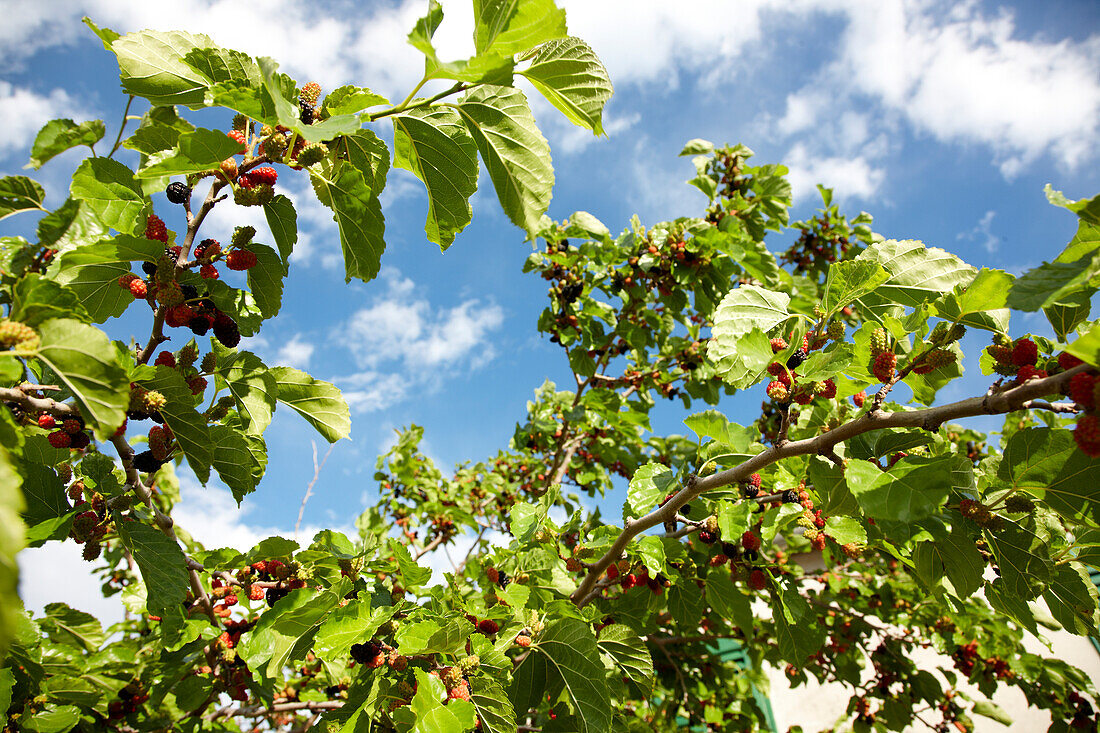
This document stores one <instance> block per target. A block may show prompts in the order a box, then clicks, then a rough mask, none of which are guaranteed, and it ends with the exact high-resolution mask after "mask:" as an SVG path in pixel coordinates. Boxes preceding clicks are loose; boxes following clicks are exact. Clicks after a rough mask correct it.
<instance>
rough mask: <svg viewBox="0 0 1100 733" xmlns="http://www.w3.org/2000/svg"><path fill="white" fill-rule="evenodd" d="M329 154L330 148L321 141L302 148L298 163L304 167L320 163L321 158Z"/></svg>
mask: <svg viewBox="0 0 1100 733" xmlns="http://www.w3.org/2000/svg"><path fill="white" fill-rule="evenodd" d="M327 154H328V148H326V147H325V146H324V145H322V144H321V143H313V144H312V145H307V146H305V147H304V148H302V151H301V152H300V153H298V165H300V166H302V167H303V168H308V167H309V166H311V165H314V164H316V163H320V162H321V160H322V159H323V158H324V157H325V155H327Z"/></svg>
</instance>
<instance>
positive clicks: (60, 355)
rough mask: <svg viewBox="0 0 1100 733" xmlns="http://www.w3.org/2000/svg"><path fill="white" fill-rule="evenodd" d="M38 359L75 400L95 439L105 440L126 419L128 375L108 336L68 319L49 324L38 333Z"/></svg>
mask: <svg viewBox="0 0 1100 733" xmlns="http://www.w3.org/2000/svg"><path fill="white" fill-rule="evenodd" d="M38 335H39V337H40V338H41V342H42V343H41V345H40V346H39V347H38V358H39V359H40V360H42V362H44V363H45V364H46V365H47V366H48V367H49V368H50V369H52V370H53V371H54V373H56V374H57V376H58V378H59V379H60V380H61V382H62V386H64V387H65V388H66V389H68V390H69V391H70V392H71V393H72V395H73V398H74V399H75V400H76V403H77V406H78V407H79V409H80V415H81V417H83V418H84V420H85V422H86V423H87V424H88V426H89V427H91V428H93V429H94V431H95V434H96V437H97V438H99V439H100V440H106V439H107V438H109V437H110V436H111V435H113V434H114V432H115V430H117V429H118V426H119V425H121V424H122V421H123V420H124V419H125V418H126V409H127V408H128V407H129V404H130V395H129V390H127V389H126V385H127V383H128V380H127V378H126V372H125V370H124V369H123V368H122V366H121V365H120V364H119V361H118V352H117V351H116V350H115V347H114V344H112V343H111V341H110V339H108V338H107V334H105V333H103V332H102V331H100V330H99V329H98V328H95V327H94V326H89V325H86V324H84V323H80V322H79V321H73V320H70V319H67V318H55V319H53V320H49V321H46V322H45V323H43V324H42V325H41V327H40V328H39V331H38Z"/></svg>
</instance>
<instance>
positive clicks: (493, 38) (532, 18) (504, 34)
mask: <svg viewBox="0 0 1100 733" xmlns="http://www.w3.org/2000/svg"><path fill="white" fill-rule="evenodd" d="M565 32H566V29H565V11H564V10H560V9H558V8H557V7H556V6H555V5H554V2H553V0H535V1H534V2H520V0H474V48H475V49H476V50H477V52H478V53H479V54H480V53H485V52H486V51H490V50H491V51H493V52H494V53H498V54H502V55H506V56H511V55H512V54H516V53H519V52H520V51H526V50H527V49H529V48H532V47H534V46H537V45H538V44H540V43H543V42H544V41H549V40H552V39H554V38H560V37H562V36H564V35H565Z"/></svg>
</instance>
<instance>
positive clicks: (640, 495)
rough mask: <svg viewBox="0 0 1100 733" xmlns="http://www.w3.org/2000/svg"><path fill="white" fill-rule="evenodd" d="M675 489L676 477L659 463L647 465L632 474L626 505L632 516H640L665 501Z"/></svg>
mask: <svg viewBox="0 0 1100 733" xmlns="http://www.w3.org/2000/svg"><path fill="white" fill-rule="evenodd" d="M675 487H676V475H675V474H674V473H673V472H672V470H671V469H670V468H669V467H668V466H665V465H662V464H660V463H647V464H645V465H644V466H642V467H641V468H639V469H638V470H637V471H635V472H634V477H633V478H632V479H630V488H629V490H628V491H627V505H628V506H629V507H630V511H631V512H632V513H633V514H634V516H638V517H640V516H642V515H643V514H645V513H646V512H648V511H649V510H650V509H652V508H653V507H654V506H656V505H657V504H660V503H661V502H663V501H664V500H665V497H666V496H667V495H668V493H669V492H670V491H673V490H674V488H675Z"/></svg>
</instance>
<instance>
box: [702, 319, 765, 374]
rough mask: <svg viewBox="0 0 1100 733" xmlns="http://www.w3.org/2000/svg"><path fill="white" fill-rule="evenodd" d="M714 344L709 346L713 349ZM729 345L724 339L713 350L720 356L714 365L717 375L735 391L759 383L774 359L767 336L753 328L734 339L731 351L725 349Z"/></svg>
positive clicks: (727, 340)
mask: <svg viewBox="0 0 1100 733" xmlns="http://www.w3.org/2000/svg"><path fill="white" fill-rule="evenodd" d="M715 343H716V342H714V341H712V342H711V344H710V346H711V347H714V345H715ZM729 343H730V341H729V339H726V340H724V341H723V344H722V346H721V347H715V348H714V354H721V357H720V358H718V359H717V361H718V363H717V364H716V365H715V369H716V371H717V372H718V374H719V375H721V377H722V379H723V380H725V381H726V382H727V383H728V384H730V385H731V386H733V387H735V388H737V389H746V388H748V387H751V386H752V385H754V384H756V383H757V382H759V381H760V380H761V378H762V377H763V376H764V374H765V370H766V369H767V368H768V364H770V363H771V362H772V359H773V358H774V354H773V352H772V347H771V340H770V339H769V338H768V335H767V334H766V333H764V332H763V331H762V330H760V329H759V328H754V329H752V330H751V331H749V332H748V333H746V334H744V335H743V336H738V337H737V338H736V341H735V342H733V343H734V346H733V349H732V351H731V350H729V349H727V348H725V347H727V345H728V344H729ZM708 352H709V347H708ZM708 355H710V354H709V353H708ZM710 356H711V358H715V357H714V356H713V355H710Z"/></svg>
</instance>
